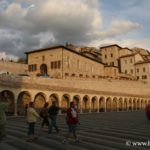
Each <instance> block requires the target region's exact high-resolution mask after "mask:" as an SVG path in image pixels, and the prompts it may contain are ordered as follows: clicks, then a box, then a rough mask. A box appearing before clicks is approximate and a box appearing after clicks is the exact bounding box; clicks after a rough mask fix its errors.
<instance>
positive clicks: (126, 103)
mask: <svg viewBox="0 0 150 150" xmlns="http://www.w3.org/2000/svg"><path fill="white" fill-rule="evenodd" d="M123 109H124V110H125V111H127V110H128V99H127V98H125V99H124V105H123Z"/></svg>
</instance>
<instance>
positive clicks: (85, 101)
mask: <svg viewBox="0 0 150 150" xmlns="http://www.w3.org/2000/svg"><path fill="white" fill-rule="evenodd" d="M89 108H90V98H89V96H88V95H85V96H84V97H83V102H82V111H83V112H89Z"/></svg>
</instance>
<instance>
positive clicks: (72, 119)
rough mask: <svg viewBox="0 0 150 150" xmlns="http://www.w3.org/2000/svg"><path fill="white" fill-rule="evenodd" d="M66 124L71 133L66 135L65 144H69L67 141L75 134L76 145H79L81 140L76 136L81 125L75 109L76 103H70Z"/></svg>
mask: <svg viewBox="0 0 150 150" xmlns="http://www.w3.org/2000/svg"><path fill="white" fill-rule="evenodd" d="M66 123H67V125H68V129H69V132H68V133H67V134H66V136H65V139H64V140H63V143H67V139H68V138H69V137H70V136H71V134H73V137H74V139H75V142H76V143H79V142H80V141H79V139H78V137H77V134H76V130H77V125H78V124H79V115H78V112H77V110H76V109H75V103H74V102H71V103H70V108H68V109H67V116H66Z"/></svg>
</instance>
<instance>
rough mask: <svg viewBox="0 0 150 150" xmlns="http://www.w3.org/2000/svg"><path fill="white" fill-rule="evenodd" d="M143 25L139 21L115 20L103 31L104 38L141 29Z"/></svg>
mask: <svg viewBox="0 0 150 150" xmlns="http://www.w3.org/2000/svg"><path fill="white" fill-rule="evenodd" d="M141 27H142V26H141V25H140V24H138V23H133V22H131V21H124V20H122V21H120V20H115V21H113V22H112V23H111V25H110V27H109V28H108V29H107V30H106V31H105V32H102V33H101V36H102V37H103V38H109V37H116V36H118V35H122V34H127V33H128V32H131V31H134V30H137V29H140V28H141Z"/></svg>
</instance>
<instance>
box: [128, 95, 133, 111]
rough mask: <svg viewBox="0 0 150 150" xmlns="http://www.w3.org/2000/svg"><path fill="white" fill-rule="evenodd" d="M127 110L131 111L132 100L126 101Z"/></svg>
mask: <svg viewBox="0 0 150 150" xmlns="http://www.w3.org/2000/svg"><path fill="white" fill-rule="evenodd" d="M128 109H129V110H132V98H129V101H128Z"/></svg>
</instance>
